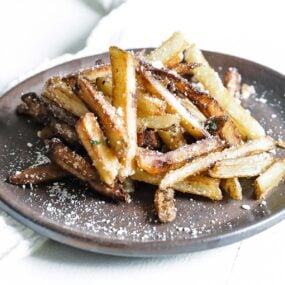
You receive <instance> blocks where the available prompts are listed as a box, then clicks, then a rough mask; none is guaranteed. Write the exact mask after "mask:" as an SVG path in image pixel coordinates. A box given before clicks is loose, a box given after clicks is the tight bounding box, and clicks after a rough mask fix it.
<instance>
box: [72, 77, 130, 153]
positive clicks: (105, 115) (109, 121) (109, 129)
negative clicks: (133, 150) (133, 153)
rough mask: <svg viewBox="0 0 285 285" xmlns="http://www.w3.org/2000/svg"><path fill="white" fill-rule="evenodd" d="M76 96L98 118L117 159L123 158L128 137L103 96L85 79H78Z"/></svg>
mask: <svg viewBox="0 0 285 285" xmlns="http://www.w3.org/2000/svg"><path fill="white" fill-rule="evenodd" d="M77 92H78V95H79V96H80V97H81V98H82V100H83V101H84V102H85V103H86V104H87V105H88V106H89V108H90V109H91V111H93V112H94V113H95V114H96V115H97V116H98V117H99V121H100V123H101V126H102V127H103V130H104V133H105V134H106V136H107V138H108V141H109V143H110V145H111V147H112V148H113V149H114V151H115V152H116V154H117V155H118V157H119V158H120V157H122V156H124V149H125V148H126V147H127V145H128V137H127V133H126V128H125V125H124V121H123V119H122V117H121V116H120V115H118V113H117V112H116V109H115V108H114V106H112V105H111V104H110V103H109V102H108V101H106V99H105V98H104V96H103V94H102V93H100V92H98V91H97V90H96V88H95V87H94V86H93V85H92V84H91V82H90V81H88V80H87V79H85V78H83V77H81V76H79V77H78V91H77Z"/></svg>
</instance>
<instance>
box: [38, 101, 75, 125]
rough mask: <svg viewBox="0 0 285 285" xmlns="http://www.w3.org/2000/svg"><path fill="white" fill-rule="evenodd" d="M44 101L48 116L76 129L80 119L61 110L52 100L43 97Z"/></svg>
mask: <svg viewBox="0 0 285 285" xmlns="http://www.w3.org/2000/svg"><path fill="white" fill-rule="evenodd" d="M41 99H42V101H43V102H44V103H45V106H46V108H47V112H48V116H49V117H52V118H56V119H58V120H60V121H62V122H65V123H67V124H68V125H69V126H71V127H74V126H75V124H76V122H77V120H78V117H77V116H75V115H73V114H72V113H71V112H69V111H67V110H65V109H63V108H61V107H60V106H59V105H57V104H56V103H55V102H53V101H51V100H50V99H48V98H46V97H44V96H42V98H41Z"/></svg>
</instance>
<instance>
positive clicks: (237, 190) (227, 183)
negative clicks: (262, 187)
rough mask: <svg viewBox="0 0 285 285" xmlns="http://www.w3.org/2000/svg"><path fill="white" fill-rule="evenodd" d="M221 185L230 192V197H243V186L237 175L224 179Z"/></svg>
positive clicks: (235, 198) (238, 198)
mask: <svg viewBox="0 0 285 285" xmlns="http://www.w3.org/2000/svg"><path fill="white" fill-rule="evenodd" d="M221 187H222V189H223V190H224V191H225V192H227V193H228V194H229V196H230V198H232V199H234V200H241V199H242V188H241V185H240V182H239V180H238V178H237V177H234V178H228V179H223V180H222V181H221Z"/></svg>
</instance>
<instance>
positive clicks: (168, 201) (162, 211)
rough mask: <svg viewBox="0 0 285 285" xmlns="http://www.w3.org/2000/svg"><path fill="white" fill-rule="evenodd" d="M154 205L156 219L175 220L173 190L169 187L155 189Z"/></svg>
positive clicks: (164, 221) (166, 221) (163, 220)
mask: <svg viewBox="0 0 285 285" xmlns="http://www.w3.org/2000/svg"><path fill="white" fill-rule="evenodd" d="M154 207H155V210H156V214H157V216H158V219H159V221H160V222H162V223H169V222H172V221H174V220H175V218H176V212H177V209H176V207H175V199H174V190H173V189H171V188H168V189H165V190H161V189H159V188H158V189H157V190H156V191H155V196H154Z"/></svg>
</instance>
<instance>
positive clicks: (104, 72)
mask: <svg viewBox="0 0 285 285" xmlns="http://www.w3.org/2000/svg"><path fill="white" fill-rule="evenodd" d="M111 74H112V69H111V65H110V64H100V65H97V66H95V67H91V68H86V69H84V70H82V71H80V72H79V74H78V75H79V76H82V77H84V78H86V79H88V80H89V81H91V82H93V83H96V80H97V78H99V77H107V76H110V75H111Z"/></svg>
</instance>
